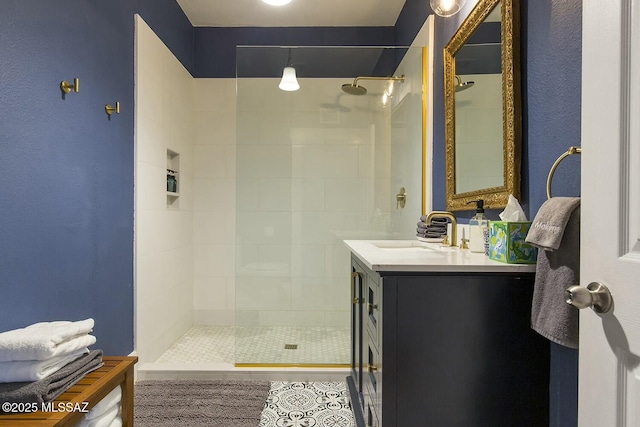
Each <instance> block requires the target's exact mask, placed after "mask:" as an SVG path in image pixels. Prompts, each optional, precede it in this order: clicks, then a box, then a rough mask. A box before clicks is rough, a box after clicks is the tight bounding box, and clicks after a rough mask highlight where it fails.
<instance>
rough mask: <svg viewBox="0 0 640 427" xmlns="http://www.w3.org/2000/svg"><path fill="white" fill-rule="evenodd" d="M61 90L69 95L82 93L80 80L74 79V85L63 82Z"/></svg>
mask: <svg viewBox="0 0 640 427" xmlns="http://www.w3.org/2000/svg"><path fill="white" fill-rule="evenodd" d="M60 89H62V91H63V92H64V93H69V92H71V91H74V92H75V93H78V92H80V79H79V78H77V77H76V78H74V79H73V84H71V83H69V82H68V81H66V80H63V81H61V82H60Z"/></svg>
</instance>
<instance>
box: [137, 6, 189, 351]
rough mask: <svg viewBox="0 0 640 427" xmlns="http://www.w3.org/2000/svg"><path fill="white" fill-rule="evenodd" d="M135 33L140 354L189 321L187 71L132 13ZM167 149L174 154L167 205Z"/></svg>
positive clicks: (164, 343) (160, 345) (163, 344)
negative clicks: (174, 187) (175, 171)
mask: <svg viewBox="0 0 640 427" xmlns="http://www.w3.org/2000/svg"><path fill="white" fill-rule="evenodd" d="M136 40H137V44H136V90H135V102H136V107H135V108H136V125H135V144H136V149H135V257H136V261H135V306H136V310H135V319H136V320H135V321H136V330H135V339H136V351H137V353H138V354H139V356H140V360H141V361H143V362H146V361H151V360H155V358H157V357H158V356H159V355H160V354H162V353H163V352H164V351H165V350H166V349H167V348H168V347H169V346H170V345H171V344H172V343H173V342H174V341H175V340H176V339H177V338H178V337H180V336H181V335H182V334H183V333H184V332H185V331H186V330H187V329H188V328H189V327H190V326H191V325H192V323H193V320H192V304H193V284H192V283H193V262H192V259H193V215H192V212H191V211H192V206H193V167H192V163H193V143H192V141H193V139H194V132H193V129H194V126H193V120H192V109H193V97H192V91H191V86H192V80H193V79H192V78H191V75H190V74H189V73H188V72H187V71H186V70H185V68H184V67H183V66H182V65H181V64H180V63H179V62H178V61H177V60H176V59H175V57H174V56H173V55H172V54H171V52H170V51H169V50H168V49H167V48H166V47H165V45H164V44H163V43H162V42H161V41H160V40H159V39H158V38H157V36H156V35H155V34H154V33H153V31H152V30H151V29H150V28H149V27H148V26H147V24H146V23H145V22H144V21H143V20H142V19H141V18H140V17H138V16H137V17H136ZM167 149H170V150H172V151H173V152H176V153H179V155H180V156H179V159H180V165H179V169H180V171H179V172H180V174H179V191H180V197H179V199H178V200H177V201H176V202H175V203H174V205H173V206H172V207H171V208H168V207H167V194H166V169H167Z"/></svg>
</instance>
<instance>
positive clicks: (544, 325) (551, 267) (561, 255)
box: [526, 197, 580, 348]
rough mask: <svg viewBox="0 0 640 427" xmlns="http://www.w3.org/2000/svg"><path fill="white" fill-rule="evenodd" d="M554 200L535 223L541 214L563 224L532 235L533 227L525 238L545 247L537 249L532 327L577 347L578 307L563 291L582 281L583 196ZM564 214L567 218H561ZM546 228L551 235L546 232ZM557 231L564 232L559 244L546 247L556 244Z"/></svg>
mask: <svg viewBox="0 0 640 427" xmlns="http://www.w3.org/2000/svg"><path fill="white" fill-rule="evenodd" d="M565 199H567V198H565ZM553 200H555V197H554V198H551V199H549V200H547V201H546V202H545V203H544V204H543V205H542V207H541V208H540V211H538V214H537V215H536V218H535V219H534V221H533V223H534V224H535V223H536V221H538V219H539V218H538V217H539V216H541V215H542V216H541V218H543V221H547V220H548V219H549V218H552V217H553V218H554V221H555V222H549V223H548V224H554V225H555V224H562V225H561V227H562V228H561V229H555V228H546V229H545V228H539V229H538V230H539V232H538V233H535V235H534V236H533V238H530V236H531V230H530V231H529V234H528V235H527V238H526V241H527V242H528V243H530V244H532V245H534V246H537V247H539V248H541V249H542V250H539V251H538V262H537V264H536V279H535V284H534V289H533V301H532V304H531V328H532V329H533V330H535V331H536V332H538V333H539V334H540V335H542V336H544V337H546V338H547V339H549V340H551V341H553V342H556V343H558V344H560V345H563V346H565V347H570V348H578V335H579V328H578V326H579V315H578V310H576V309H575V308H574V307H572V306H570V305H569V304H567V303H566V302H565V296H564V291H565V289H567V288H568V287H570V286H573V285H575V284H578V283H579V282H580V206H579V203H580V199H578V201H577V203H576V202H575V201H574V200H571V201H569V200H567V201H566V202H565V203H561V204H559V203H550V202H551V201H553ZM559 206H560V207H561V209H560V207H559ZM547 209H554V213H553V214H552V215H550V213H549V212H547ZM562 215H565V216H566V218H567V219H566V220H563V219H562V218H560V216H562ZM540 223H544V222H540ZM532 230H533V228H532ZM545 230H546V231H547V234H548V235H545V234H544V233H543V231H545ZM549 235H550V236H549ZM557 235H560V236H561V242H560V243H559V245H558V247H557V248H555V250H549V249H546V250H545V248H546V247H547V245H549V244H551V245H555V243H554V240H555V239H556V238H557ZM541 242H542V243H541Z"/></svg>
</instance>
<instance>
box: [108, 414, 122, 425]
mask: <svg viewBox="0 0 640 427" xmlns="http://www.w3.org/2000/svg"><path fill="white" fill-rule="evenodd" d="M109 427H122V415H121V414H118V416H117V417H116V419H115V420H113V421H112V422H111V424H109Z"/></svg>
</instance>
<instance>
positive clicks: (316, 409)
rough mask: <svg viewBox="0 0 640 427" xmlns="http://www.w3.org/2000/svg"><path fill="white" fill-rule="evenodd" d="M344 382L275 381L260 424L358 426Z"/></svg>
mask: <svg viewBox="0 0 640 427" xmlns="http://www.w3.org/2000/svg"><path fill="white" fill-rule="evenodd" d="M354 426H355V421H354V418H353V411H352V410H351V404H350V403H349V392H348V391H347V385H346V383H344V382H340V381H333V382H329V381H327V382H324V381H323V382H318V381H316V382H284V381H272V382H271V389H270V390H269V396H268V397H267V402H266V403H265V406H264V410H263V411H262V417H261V419H260V427H354Z"/></svg>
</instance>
